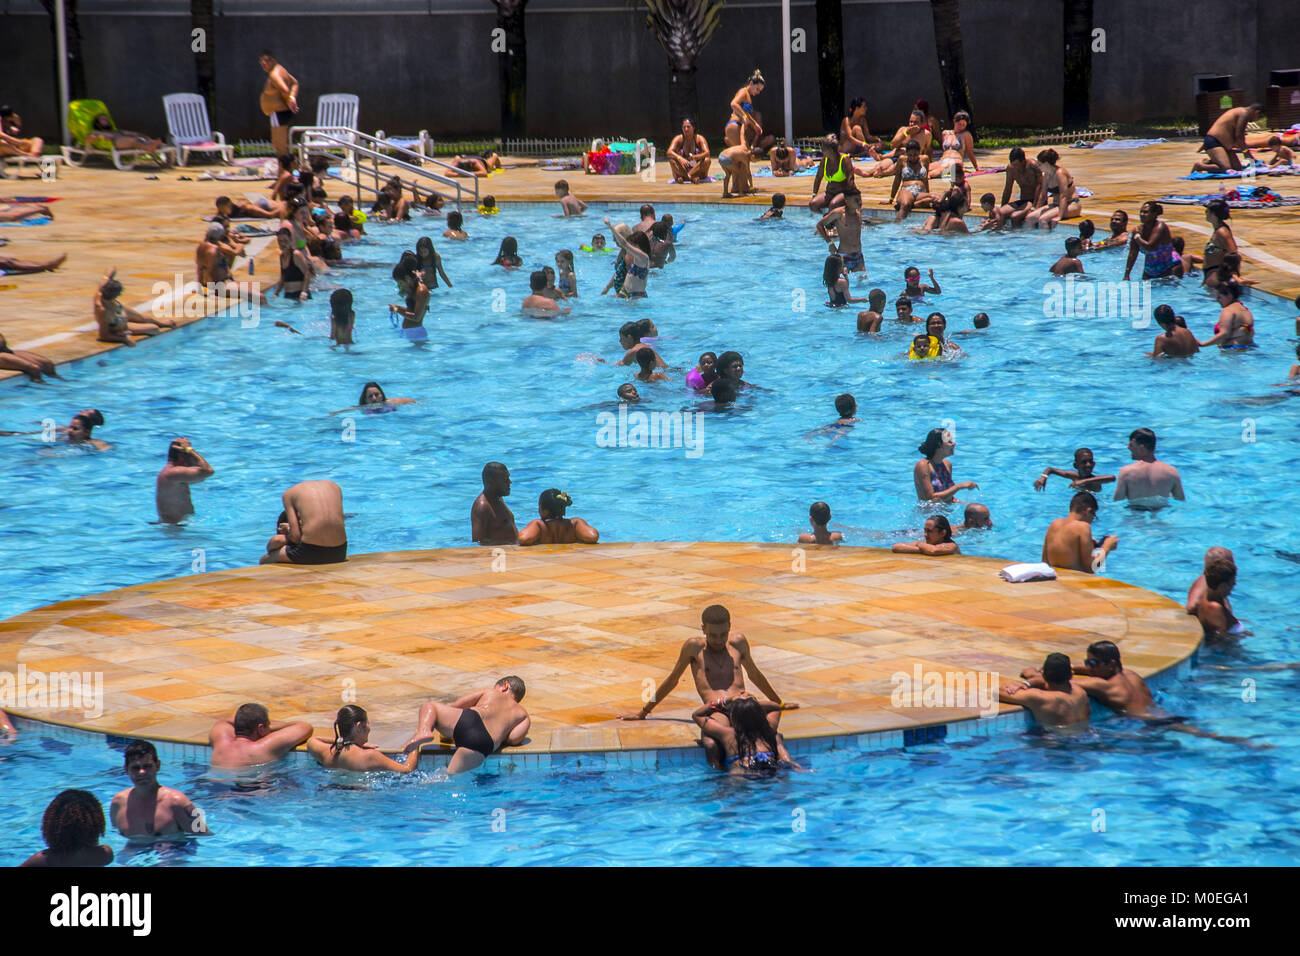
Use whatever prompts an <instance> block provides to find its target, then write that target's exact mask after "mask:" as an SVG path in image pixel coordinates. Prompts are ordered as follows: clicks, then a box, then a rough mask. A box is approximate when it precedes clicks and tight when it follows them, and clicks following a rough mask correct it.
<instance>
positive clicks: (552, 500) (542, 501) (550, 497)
mask: <svg viewBox="0 0 1300 956" xmlns="http://www.w3.org/2000/svg"><path fill="white" fill-rule="evenodd" d="M571 504H573V499H572V498H570V497H569V496H568V495H566V494H565V493H564V492H563V491H561V490H560V489H559V488H547V489H546V490H545V491H543V492H542V493H541V495H539V496H538V498H537V507H538V508H539V509H540V510H542V511H545V512H546V513H547V514H549V515H550V516H551V517H552V518H563V517H564V511H565V509H566V508H568V507H569V505H571Z"/></svg>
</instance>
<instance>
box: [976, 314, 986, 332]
mask: <svg viewBox="0 0 1300 956" xmlns="http://www.w3.org/2000/svg"><path fill="white" fill-rule="evenodd" d="M974 321H975V328H977V329H987V328H988V327H989V314H988V313H987V312H976V313H975V320H974Z"/></svg>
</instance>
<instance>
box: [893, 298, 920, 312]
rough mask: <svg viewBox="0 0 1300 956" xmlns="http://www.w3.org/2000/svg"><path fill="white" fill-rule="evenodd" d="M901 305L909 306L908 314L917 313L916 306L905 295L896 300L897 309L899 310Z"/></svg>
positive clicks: (895, 306)
mask: <svg viewBox="0 0 1300 956" xmlns="http://www.w3.org/2000/svg"><path fill="white" fill-rule="evenodd" d="M900 305H905V306H907V311H908V312H912V311H915V308H916V307H915V306H914V305H912V300H911V299H910V298H908V297H907V296H905V295H900V296H899V297H898V298H897V299H895V300H894V308H895V309H897V308H898V307H899V306H900Z"/></svg>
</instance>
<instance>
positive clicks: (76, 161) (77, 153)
mask: <svg viewBox="0 0 1300 956" xmlns="http://www.w3.org/2000/svg"><path fill="white" fill-rule="evenodd" d="M101 113H102V114H103V115H105V116H107V117H108V123H109V127H110V128H111V129H114V130H115V129H117V124H116V123H114V122H113V115H112V114H111V113H109V111H108V107H107V106H106V105H104V101H103V100H73V101H72V102H71V103H69V104H68V135H69V136H71V137H72V145H71V146H63V147H61V149H62V150H63V161H64V162H65V163H67V164H68V165H69V166H81V165H82V164H84V163H85V162H86V160H88V159H95V158H99V159H111V160H112V161H113V165H114V166H116V167H117V168H118V169H121V170H125V171H129V170H132V169H135V164H136V163H137V162H138V161H140V160H142V159H143V160H146V161H149V162H154V163H157V164H158V165H159V166H166V165H168V164H169V163H170V162H171V159H170V157H169V156H168V154H169V153H175V152H176V151H175V150H174V149H172V148H171V147H170V146H160V147H159V148H158V150H157V151H156V152H149V151H148V150H144V149H118V148H117V146H116V144H115V143H114V142H113V140H112V139H110V138H109V137H106V136H104V135H103V134H102V133H101V132H98V131H97V130H95V129H94V128H93V124H94V121H95V117H96V116H99V115H100V114H101Z"/></svg>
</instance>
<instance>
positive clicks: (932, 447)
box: [916, 335, 947, 458]
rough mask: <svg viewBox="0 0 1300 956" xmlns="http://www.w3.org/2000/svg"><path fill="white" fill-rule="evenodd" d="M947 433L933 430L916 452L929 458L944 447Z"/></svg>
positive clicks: (944, 430) (942, 429)
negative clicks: (944, 437)
mask: <svg viewBox="0 0 1300 956" xmlns="http://www.w3.org/2000/svg"><path fill="white" fill-rule="evenodd" d="M929 337H930V336H928V335H927V336H925V338H927V339H928V338H929ZM918 338H919V336H918ZM946 431H947V429H945V428H931V429H930V431H929V433H928V434H927V435H926V436H925V441H923V442H921V444H919V445H918V446H917V447H916V450H917V451H919V452H920V453H921V454H922V455H924V456H925V457H926V458H929V457H930V456H931V455H933V454H934V453H935V452H936V451H938V450H939V449H940V447H942V445H943V441H944V439H943V436H944V433H945V432H946Z"/></svg>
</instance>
